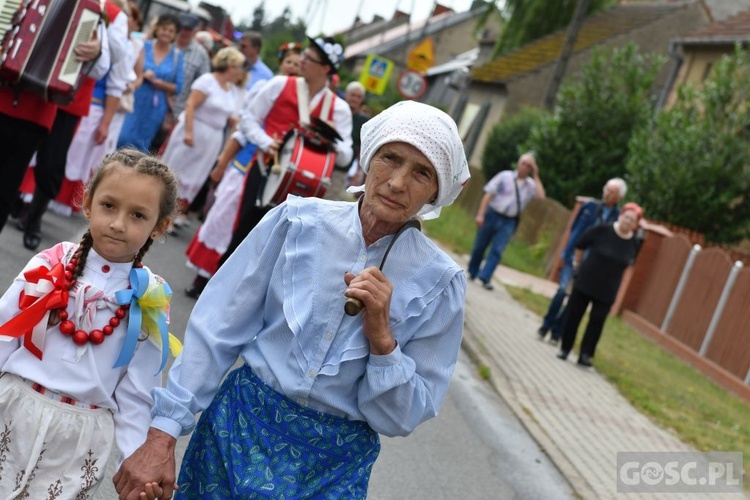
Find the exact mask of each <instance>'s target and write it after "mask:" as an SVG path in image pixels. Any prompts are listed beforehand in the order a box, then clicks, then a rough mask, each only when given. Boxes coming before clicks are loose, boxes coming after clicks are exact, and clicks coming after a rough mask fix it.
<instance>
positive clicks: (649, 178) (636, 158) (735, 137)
mask: <svg viewBox="0 0 750 500" xmlns="http://www.w3.org/2000/svg"><path fill="white" fill-rule="evenodd" d="M749 92H750V57H748V55H747V54H746V53H745V52H742V51H740V50H738V51H736V53H735V54H734V55H732V56H726V57H724V58H723V59H722V60H721V62H719V63H718V64H717V65H716V67H715V69H714V71H713V73H712V75H711V76H710V77H709V78H708V79H707V80H706V81H705V82H704V84H703V86H702V88H701V89H695V88H693V87H683V88H681V89H680V91H679V93H678V99H677V102H676V104H675V106H674V107H672V108H671V109H669V110H665V111H661V112H660V113H659V114H658V115H657V117H656V119H655V120H654V123H653V124H652V126H650V127H644V128H642V129H641V130H639V131H638V132H637V133H636V134H634V135H633V138H632V140H631V143H630V157H629V160H628V165H627V168H628V176H627V179H628V182H629V184H630V188H631V190H632V192H633V193H634V196H635V199H637V200H638V202H639V203H641V204H642V205H643V207H644V209H645V211H646V215H647V216H648V217H649V218H653V219H656V220H660V221H664V222H669V223H672V224H676V225H679V226H684V227H687V228H690V229H693V230H695V231H698V232H701V233H703V234H705V236H706V239H708V240H709V241H713V242H717V243H734V242H737V241H739V240H741V239H742V238H744V237H749V236H750V200H748V193H750V107H748V98H749V97H750V96H749V95H748V93H749Z"/></svg>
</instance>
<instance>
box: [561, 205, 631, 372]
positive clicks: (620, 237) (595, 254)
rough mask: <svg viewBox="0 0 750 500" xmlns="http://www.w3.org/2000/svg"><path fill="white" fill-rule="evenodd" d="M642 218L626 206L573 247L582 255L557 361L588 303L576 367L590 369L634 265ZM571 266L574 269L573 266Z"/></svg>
mask: <svg viewBox="0 0 750 500" xmlns="http://www.w3.org/2000/svg"><path fill="white" fill-rule="evenodd" d="M641 217H643V210H642V209H641V207H639V206H638V205H637V204H635V203H626V204H625V205H624V206H623V207H622V209H621V210H620V216H619V217H618V219H617V221H616V222H615V223H614V224H612V225H604V224H602V225H599V226H594V227H592V228H591V229H589V230H588V231H587V232H585V233H584V234H583V235H582V236H581V238H580V239H579V240H578V243H577V244H576V248H577V249H579V251H578V252H576V253H577V255H576V257H578V255H579V254H581V253H582V252H581V250H585V251H586V259H584V260H583V262H582V264H581V266H580V269H579V270H578V275H577V276H576V279H575V282H574V283H573V292H572V293H571V294H570V299H569V300H568V313H567V316H566V318H565V323H564V326H563V333H562V345H561V347H560V351H559V352H558V353H557V357H558V358H560V359H563V360H564V359H567V357H568V354H569V353H570V350H571V349H572V348H573V344H574V343H575V340H576V334H577V332H578V326H579V325H580V324H581V320H582V319H583V314H584V313H585V312H586V308H587V307H588V305H589V303H591V304H592V305H591V314H590V316H589V322H588V324H587V325H586V333H585V334H584V336H583V342H581V349H580V355H579V356H578V364H579V365H583V366H591V358H593V357H594V351H595V350H596V344H597V343H598V342H599V337H601V334H602V328H603V327H604V322H605V321H606V319H607V314H609V309H610V308H611V307H612V304H613V303H614V301H615V298H616V297H617V290H618V289H619V288H620V281H621V280H622V275H623V273H624V272H625V269H626V268H627V267H628V266H629V265H631V264H632V263H633V262H634V261H635V256H636V254H637V253H638V247H639V244H638V239H637V238H636V236H635V231H636V229H637V228H638V222H639V221H640V219H641ZM577 262H578V260H576V261H575V262H574V267H576V263H577Z"/></svg>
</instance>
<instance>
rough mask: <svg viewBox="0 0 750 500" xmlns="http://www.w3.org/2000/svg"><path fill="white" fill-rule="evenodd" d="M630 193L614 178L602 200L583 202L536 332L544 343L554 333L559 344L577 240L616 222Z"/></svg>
mask: <svg viewBox="0 0 750 500" xmlns="http://www.w3.org/2000/svg"><path fill="white" fill-rule="evenodd" d="M627 189H628V188H627V184H625V181H624V180H622V179H621V178H619V177H615V178H613V179H610V180H608V181H607V183H606V184H605V185H604V189H603V190H602V199H601V200H591V201H587V202H584V203H583V204H582V205H581V207H580V208H579V210H578V213H577V214H576V217H575V219H573V224H571V226H570V235H569V236H568V242H567V244H566V245H565V249H564V250H563V252H562V256H561V258H562V268H561V269H560V273H559V274H558V277H557V284H558V288H557V293H555V296H554V297H552V301H551V302H550V304H549V308H548V309H547V314H546V315H545V316H544V322H543V323H542V326H541V327H539V330H538V331H537V333H538V334H539V337H540V338H541V339H544V337H545V336H546V335H547V333H549V332H550V331H551V332H552V338H551V340H552V341H554V342H557V341H558V340H560V335H561V334H562V324H563V321H564V319H565V312H566V308H563V307H562V305H563V302H564V301H565V297H566V296H567V295H568V285H570V283H571V281H572V280H573V257H574V255H575V249H576V243H577V242H578V238H580V237H581V235H582V234H583V233H585V232H586V230H588V229H589V228H590V227H592V226H595V225H597V224H612V223H613V222H615V221H616V220H617V217H618V216H619V215H620V210H619V208H618V207H617V204H618V203H620V202H621V201H622V199H623V198H624V197H625V193H626V192H627Z"/></svg>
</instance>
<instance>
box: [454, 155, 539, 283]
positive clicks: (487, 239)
mask: <svg viewBox="0 0 750 500" xmlns="http://www.w3.org/2000/svg"><path fill="white" fill-rule="evenodd" d="M545 196H546V195H545V193H544V185H543V184H542V179H541V178H540V177H539V167H538V166H537V164H536V159H535V158H534V154H533V153H524V154H523V155H521V158H519V159H518V167H517V168H516V170H515V171H513V170H503V171H502V172H500V173H498V174H497V175H495V176H494V177H493V178H492V179H490V182H488V183H487V184H486V185H485V186H484V196H483V197H482V202H481V203H480V205H479V209H478V210H477V216H476V219H475V221H476V224H477V228H478V229H477V236H476V239H475V240H474V248H473V249H472V251H471V260H470V261H469V279H470V280H474V278H477V277H478V278H479V279H480V280H481V281H482V286H484V288H486V289H487V290H492V289H493V286H492V274H493V273H494V272H495V268H497V266H498V264H500V260H501V259H502V257H503V252H504V251H505V247H506V246H507V245H508V242H509V241H510V238H511V237H512V236H513V233H515V232H516V229H518V224H519V222H520V219H521V212H523V209H524V208H526V205H528V203H529V202H530V201H531V199H532V198H539V199H540V200H543V199H544V198H545ZM487 247H490V251H489V253H488V254H487V260H486V261H485V263H484V267H482V261H483V260H484V253H485V250H487ZM480 268H481V269H480Z"/></svg>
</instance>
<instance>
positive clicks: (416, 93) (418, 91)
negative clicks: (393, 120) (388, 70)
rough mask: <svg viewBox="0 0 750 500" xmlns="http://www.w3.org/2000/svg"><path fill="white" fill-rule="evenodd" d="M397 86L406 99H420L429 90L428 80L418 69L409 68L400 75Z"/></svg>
mask: <svg viewBox="0 0 750 500" xmlns="http://www.w3.org/2000/svg"><path fill="white" fill-rule="evenodd" d="M396 88H398V91H399V92H400V93H401V95H402V96H404V98H405V99H419V98H420V97H422V95H423V94H424V93H425V91H426V90H427V80H425V77H424V76H422V75H421V74H419V73H417V72H416V71H412V70H410V69H407V70H406V71H404V72H403V73H401V75H400V76H399V77H398V82H397V84H396Z"/></svg>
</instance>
